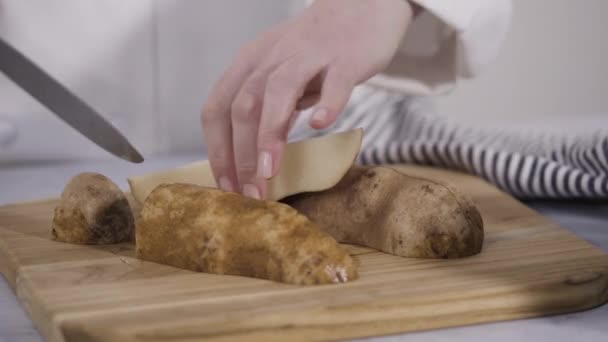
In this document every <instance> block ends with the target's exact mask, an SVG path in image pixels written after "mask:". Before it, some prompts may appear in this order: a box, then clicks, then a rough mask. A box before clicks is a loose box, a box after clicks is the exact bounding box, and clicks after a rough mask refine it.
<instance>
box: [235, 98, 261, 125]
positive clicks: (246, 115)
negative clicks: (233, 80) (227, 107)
mask: <svg viewBox="0 0 608 342" xmlns="http://www.w3.org/2000/svg"><path fill="white" fill-rule="evenodd" d="M258 103H259V101H258V100H257V98H256V97H255V96H254V95H252V94H251V93H249V92H241V93H240V94H239V95H238V96H237V97H236V99H235V100H234V102H233V103H232V108H231V109H232V111H231V112H232V117H233V118H235V119H238V120H248V119H251V118H252V117H253V116H254V115H255V111H256V108H257V107H258Z"/></svg>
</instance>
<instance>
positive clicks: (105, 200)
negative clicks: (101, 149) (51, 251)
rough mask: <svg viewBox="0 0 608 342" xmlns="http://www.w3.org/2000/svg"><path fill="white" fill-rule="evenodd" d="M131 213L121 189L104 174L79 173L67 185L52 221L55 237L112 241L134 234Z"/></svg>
mask: <svg viewBox="0 0 608 342" xmlns="http://www.w3.org/2000/svg"><path fill="white" fill-rule="evenodd" d="M134 229H135V224H134V220H133V214H132V213H131V209H130V208H129V203H128V202H127V199H126V197H125V195H124V193H123V192H122V191H121V190H120V188H118V186H116V184H114V183H112V181H111V180H109V179H108V178H107V177H105V176H103V175H100V174H97V173H81V174H79V175H77V176H75V177H74V178H72V179H71V180H70V182H69V183H68V184H67V185H66V187H65V189H64V190H63V193H62V194H61V200H60V202H59V205H58V206H57V207H56V208H55V215H54V217H53V223H52V230H51V233H52V236H53V239H54V240H57V241H62V242H69V243H75V244H91V245H102V244H113V243H119V242H124V241H130V240H132V239H133V237H134Z"/></svg>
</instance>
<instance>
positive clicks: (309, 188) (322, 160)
mask: <svg viewBox="0 0 608 342" xmlns="http://www.w3.org/2000/svg"><path fill="white" fill-rule="evenodd" d="M362 139H363V130H362V129H360V128H359V129H354V130H351V131H348V132H342V133H336V134H331V135H326V136H323V137H318V138H313V139H308V140H302V141H298V142H294V143H290V144H287V146H286V148H285V153H284V155H283V160H282V161H281V169H280V171H279V174H278V175H277V176H276V177H274V178H272V179H270V180H269V181H268V199H269V200H275V201H278V200H280V199H282V198H285V197H287V196H291V195H294V194H298V193H302V192H315V191H323V190H326V189H329V188H331V187H332V186H334V185H336V184H337V183H338V182H339V181H340V180H341V179H342V177H343V176H344V175H345V174H346V172H347V171H348V170H349V169H350V167H351V166H352V165H353V164H354V162H355V160H356V158H357V155H358V154H359V150H360V149H361V141H362ZM128 181H129V186H130V187H131V192H132V194H133V197H134V198H135V200H136V201H137V202H139V203H143V202H144V201H145V199H146V197H147V196H148V195H149V194H150V193H151V192H152V190H154V189H155V188H156V187H157V186H159V185H161V184H166V183H169V184H170V183H189V184H196V185H201V186H206V187H217V184H216V182H215V178H214V177H213V173H212V172H211V167H210V166H209V162H208V161H200V162H196V163H193V164H189V165H185V166H182V167H178V168H176V169H172V170H167V171H161V172H156V173H151V174H147V175H143V176H136V177H130V178H129V179H128Z"/></svg>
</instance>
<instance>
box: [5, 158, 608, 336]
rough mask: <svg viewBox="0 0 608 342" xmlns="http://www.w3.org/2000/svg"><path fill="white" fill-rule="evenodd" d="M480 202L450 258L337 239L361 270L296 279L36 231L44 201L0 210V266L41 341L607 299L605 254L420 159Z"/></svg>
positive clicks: (451, 322)
mask: <svg viewBox="0 0 608 342" xmlns="http://www.w3.org/2000/svg"><path fill="white" fill-rule="evenodd" d="M402 169H403V170H404V171H407V172H408V173H410V174H415V175H418V176H423V177H427V178H435V179H441V180H447V181H450V182H451V183H453V184H455V185H457V186H458V187H459V188H461V189H462V190H464V191H466V192H468V193H469V194H470V195H471V197H473V199H474V201H475V202H476V204H477V205H478V206H479V208H480V211H481V213H482V216H483V219H484V222H485V227H486V240H485V244H484V250H483V252H482V253H481V254H480V255H477V256H474V257H470V258H465V259H459V260H417V259H404V258H400V257H395V256H391V255H387V254H384V253H380V252H377V251H374V250H370V249H367V248H362V247H357V246H347V248H349V251H350V252H351V254H353V255H355V256H356V258H358V259H359V260H360V262H361V267H360V275H361V278H360V279H359V280H357V281H354V282H352V283H348V284H344V285H326V286H313V287H298V286H293V285H285V284H279V283H273V282H269V281H265V280H260V279H250V278H243V277H234V276H217V275H210V274H203V273H193V272H189V271H185V270H180V269H175V268H172V267H168V266H164V265H158V264H154V263H149V262H143V261H140V260H138V259H135V258H134V253H133V246H132V245H129V244H121V245H112V246H76V245H69V244H64V243H59V242H53V241H51V240H50V239H49V235H50V221H51V217H52V210H53V208H54V206H55V201H53V200H49V201H41V202H33V203H24V204H16V205H10V206H5V207H1V208H0V271H1V272H2V274H4V275H5V277H6V278H7V279H8V281H9V283H10V284H11V286H12V287H13V289H14V290H15V292H16V293H17V296H18V297H19V299H20V301H21V302H22V303H23V305H24V306H25V307H26V309H27V311H28V312H29V314H30V316H31V317H32V319H33V320H34V322H35V324H36V326H37V328H38V329H39V330H40V332H41V333H42V334H43V335H44V336H45V337H46V338H47V339H48V340H51V341H197V340H201V339H209V340H214V341H232V340H240V339H247V340H252V341H267V340H276V341H283V340H296V341H298V340H302V341H304V340H306V341H310V340H336V339H343V338H354V337H364V336H377V335H386V334H393V333H401V332H408V331H416V330H424V329H434V328H443V327H450V326H458V325H468V324H475V323H482V322H492V321H499V320H508V319H517V318H525V317H535V316H543V315H549V314H557V313H565V312H572V311H578V310H583V309H588V308H592V307H595V306H598V305H601V304H603V303H605V302H606V301H608V255H606V254H605V253H603V252H602V251H601V250H599V249H598V248H596V247H594V246H592V245H591V244H589V243H587V242H585V241H583V240H581V239H579V238H578V237H576V236H574V235H573V234H571V233H569V232H567V231H566V230H564V229H562V228H560V227H558V226H557V225H555V224H554V223H552V222H551V221H549V220H547V219H546V218H544V217H542V216H541V215H539V214H537V213H536V212H534V211H532V210H531V209H529V208H527V207H526V206H524V205H523V204H521V203H519V202H518V201H516V200H515V199H513V198H511V197H509V196H508V195H506V194H504V193H502V192H500V191H499V190H497V189H496V188H494V187H492V186H490V185H488V184H486V183H485V182H483V181H481V180H479V179H477V178H475V177H471V176H467V175H463V174H459V173H453V172H447V171H443V170H437V169H429V168H421V167H403V168H402Z"/></svg>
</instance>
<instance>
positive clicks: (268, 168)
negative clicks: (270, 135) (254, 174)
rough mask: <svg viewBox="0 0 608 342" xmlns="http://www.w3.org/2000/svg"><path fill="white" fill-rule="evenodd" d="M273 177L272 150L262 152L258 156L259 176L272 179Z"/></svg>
mask: <svg viewBox="0 0 608 342" xmlns="http://www.w3.org/2000/svg"><path fill="white" fill-rule="evenodd" d="M271 177H272V155H271V154H270V152H266V151H262V152H260V157H259V158H258V178H263V179H270V178H271Z"/></svg>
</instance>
